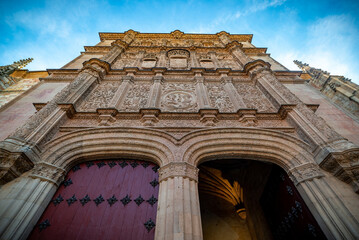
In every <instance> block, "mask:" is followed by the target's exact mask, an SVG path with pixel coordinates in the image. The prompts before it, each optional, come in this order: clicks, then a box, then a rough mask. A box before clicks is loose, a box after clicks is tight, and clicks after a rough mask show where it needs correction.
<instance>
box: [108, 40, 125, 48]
mask: <svg viewBox="0 0 359 240" xmlns="http://www.w3.org/2000/svg"><path fill="white" fill-rule="evenodd" d="M111 46H112V47H117V48H120V49H123V50H126V49H127V48H128V43H126V42H125V41H122V40H121V39H117V40H116V41H113V42H112V43H111Z"/></svg>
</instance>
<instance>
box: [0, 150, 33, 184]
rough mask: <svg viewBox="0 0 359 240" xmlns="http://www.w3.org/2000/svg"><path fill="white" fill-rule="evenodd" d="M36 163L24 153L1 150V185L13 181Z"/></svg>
mask: <svg viewBox="0 0 359 240" xmlns="http://www.w3.org/2000/svg"><path fill="white" fill-rule="evenodd" d="M33 166H34V164H33V163H32V161H31V160H30V159H29V158H28V157H27V156H26V155H25V154H24V153H10V152H6V151H1V152H0V185H2V184H5V183H7V182H10V181H12V180H13V179H15V178H17V177H19V176H20V175H21V174H23V173H24V172H26V171H29V170H30V169H31V168H32V167H33Z"/></svg>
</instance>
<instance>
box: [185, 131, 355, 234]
mask: <svg viewBox="0 0 359 240" xmlns="http://www.w3.org/2000/svg"><path fill="white" fill-rule="evenodd" d="M181 142H183V145H182V147H183V149H185V150H184V151H183V161H184V162H186V163H189V164H191V165H192V166H198V165H199V164H201V163H203V162H206V161H210V160H213V159H223V158H224V159H225V158H237V159H251V160H260V161H266V162H271V163H274V164H276V165H278V166H280V167H281V168H283V169H284V170H285V171H286V172H287V174H288V175H289V177H290V178H291V180H292V181H293V182H294V184H295V185H296V187H297V188H298V190H299V192H300V194H301V196H302V197H303V198H304V200H305V202H306V204H307V205H308V207H309V209H310V211H311V212H312V213H313V215H314V217H315V219H316V220H317V222H318V223H319V225H320V227H321V228H322V230H323V231H324V233H325V235H326V236H327V238H329V239H338V238H345V239H356V238H358V237H359V231H358V229H359V228H358V227H359V223H358V220H357V218H356V217H355V214H354V215H353V214H352V212H351V211H350V210H349V209H348V208H350V209H351V210H352V211H353V212H354V213H355V208H356V207H354V206H348V205H346V204H344V203H343V201H342V200H341V196H340V195H338V194H337V193H336V191H335V190H334V189H333V185H331V183H330V181H329V174H328V173H326V172H324V171H323V170H321V169H320V168H319V166H318V164H317V163H316V162H315V161H314V158H313V153H312V150H311V148H310V146H309V145H308V144H306V143H305V142H303V141H301V140H299V139H297V138H295V137H293V136H290V135H288V134H285V133H282V132H277V131H270V130H264V129H255V128H213V129H207V130H200V131H197V132H192V133H190V134H188V135H186V136H184V137H183V138H182V139H181ZM184 146H185V147H184ZM350 195H351V197H354V198H357V196H356V195H355V193H353V192H351V193H350Z"/></svg>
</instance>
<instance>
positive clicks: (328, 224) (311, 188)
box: [294, 167, 359, 240]
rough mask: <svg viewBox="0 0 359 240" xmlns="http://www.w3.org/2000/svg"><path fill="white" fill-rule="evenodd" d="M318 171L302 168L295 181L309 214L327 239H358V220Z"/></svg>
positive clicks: (316, 169)
mask: <svg viewBox="0 0 359 240" xmlns="http://www.w3.org/2000/svg"><path fill="white" fill-rule="evenodd" d="M299 168H301V167H299ZM318 170H319V169H318V168H317V167H315V168H310V167H309V168H308V167H304V169H302V170H299V172H301V173H300V174H299V177H297V178H296V180H295V181H297V189H298V191H299V192H300V194H301V196H302V197H303V199H304V201H305V202H306V204H307V206H308V207H309V208H310V209H311V213H312V214H313V215H314V217H315V219H316V220H317V222H318V224H319V225H320V227H321V229H322V230H323V232H324V234H325V235H326V237H327V238H328V239H353V240H354V239H359V222H358V220H357V219H356V218H355V217H354V215H353V214H352V213H351V212H350V211H349V210H348V208H347V207H346V206H345V205H344V203H343V201H342V200H341V197H340V196H339V195H338V194H336V192H335V191H334V190H333V189H332V187H331V186H330V185H329V184H328V183H327V180H326V179H325V178H326V177H322V176H323V175H322V174H321V173H320V172H318ZM294 175H296V173H294Z"/></svg>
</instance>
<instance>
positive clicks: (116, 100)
mask: <svg viewBox="0 0 359 240" xmlns="http://www.w3.org/2000/svg"><path fill="white" fill-rule="evenodd" d="M133 76H134V75H133V73H131V72H128V73H127V75H126V76H124V77H122V83H121V85H120V87H119V88H118V89H117V91H116V93H115V95H114V96H113V98H112V100H111V102H110V104H109V107H110V108H116V109H119V108H120V107H121V105H122V103H123V101H124V100H125V97H126V95H127V91H128V90H129V88H130V86H131V83H132V81H133V78H134V77H133Z"/></svg>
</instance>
